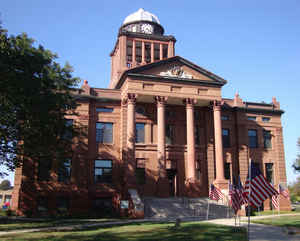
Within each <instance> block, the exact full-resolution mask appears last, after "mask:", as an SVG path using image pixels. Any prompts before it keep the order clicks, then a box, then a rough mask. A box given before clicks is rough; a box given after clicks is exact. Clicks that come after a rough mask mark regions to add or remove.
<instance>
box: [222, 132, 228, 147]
mask: <svg viewBox="0 0 300 241" xmlns="http://www.w3.org/2000/svg"><path fill="white" fill-rule="evenodd" d="M222 141H223V147H224V148H229V147H230V135H229V129H222Z"/></svg>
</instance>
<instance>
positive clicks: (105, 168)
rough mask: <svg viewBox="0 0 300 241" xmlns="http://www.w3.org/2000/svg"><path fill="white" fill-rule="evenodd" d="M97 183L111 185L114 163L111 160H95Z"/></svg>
mask: <svg viewBox="0 0 300 241" xmlns="http://www.w3.org/2000/svg"><path fill="white" fill-rule="evenodd" d="M94 172H95V183H111V182H112V161H111V160H95V168H94Z"/></svg>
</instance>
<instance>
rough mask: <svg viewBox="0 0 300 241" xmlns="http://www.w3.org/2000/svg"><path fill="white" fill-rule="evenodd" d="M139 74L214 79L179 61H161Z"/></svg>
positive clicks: (174, 77)
mask: <svg viewBox="0 0 300 241" xmlns="http://www.w3.org/2000/svg"><path fill="white" fill-rule="evenodd" d="M139 73H140V74H145V75H156V76H158V77H161V76H162V77H169V78H173V79H174V80H175V79H176V78H178V79H190V80H204V81H214V80H213V79H212V78H211V77H208V76H206V75H204V74H203V73H200V72H199V71H197V70H195V69H193V68H191V67H190V66H187V65H186V64H184V63H182V62H180V61H174V62H170V63H161V64H160V65H157V66H154V67H152V68H150V69H146V70H142V71H141V72H139Z"/></svg>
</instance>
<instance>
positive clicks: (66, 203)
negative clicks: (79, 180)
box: [56, 197, 70, 213]
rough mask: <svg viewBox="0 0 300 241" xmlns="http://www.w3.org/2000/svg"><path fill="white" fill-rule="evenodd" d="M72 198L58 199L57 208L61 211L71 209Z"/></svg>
mask: <svg viewBox="0 0 300 241" xmlns="http://www.w3.org/2000/svg"><path fill="white" fill-rule="evenodd" d="M69 207H70V199H69V198H68V197H59V198H58V199H57V201H56V208H57V211H58V212H59V213H66V212H68V211H69Z"/></svg>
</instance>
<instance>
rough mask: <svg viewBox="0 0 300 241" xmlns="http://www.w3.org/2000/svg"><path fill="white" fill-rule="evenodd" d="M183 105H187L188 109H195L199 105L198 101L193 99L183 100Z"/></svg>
mask: <svg viewBox="0 0 300 241" xmlns="http://www.w3.org/2000/svg"><path fill="white" fill-rule="evenodd" d="M183 103H184V104H186V106H187V107H193V106H194V105H195V104H197V100H196V99H193V98H186V99H184V100H183Z"/></svg>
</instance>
